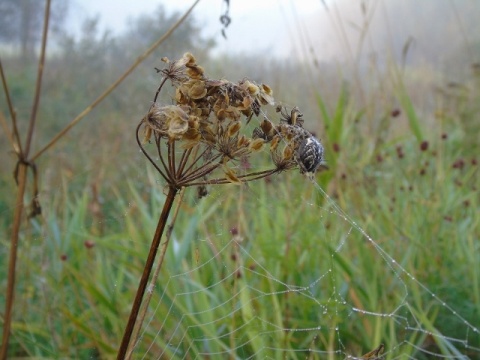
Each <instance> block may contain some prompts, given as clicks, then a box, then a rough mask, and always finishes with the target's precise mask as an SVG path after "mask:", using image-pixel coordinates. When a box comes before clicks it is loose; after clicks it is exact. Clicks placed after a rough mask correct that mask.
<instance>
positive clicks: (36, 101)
mask: <svg viewBox="0 0 480 360" xmlns="http://www.w3.org/2000/svg"><path fill="white" fill-rule="evenodd" d="M50 3H51V0H47V4H46V6H45V16H44V21H43V36H42V47H41V50H40V59H39V60H38V70H37V82H36V84H35V95H34V97H33V105H32V112H31V113H30V122H29V124H28V132H27V139H26V143H25V152H24V153H23V156H24V158H25V159H26V158H27V157H28V153H29V152H30V146H31V144H32V137H33V132H34V131H35V124H36V122H37V112H38V105H39V104H40V93H41V89H42V79H43V69H44V68H45V52H46V51H45V50H46V49H47V37H48V23H49V21H50ZM32 161H33V160H32Z"/></svg>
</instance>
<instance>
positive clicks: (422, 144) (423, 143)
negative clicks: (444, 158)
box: [420, 140, 428, 151]
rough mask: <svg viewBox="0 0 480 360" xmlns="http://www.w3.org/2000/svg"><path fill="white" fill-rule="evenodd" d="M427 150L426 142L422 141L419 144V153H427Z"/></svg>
mask: <svg viewBox="0 0 480 360" xmlns="http://www.w3.org/2000/svg"><path fill="white" fill-rule="evenodd" d="M427 150H428V141H427V140H424V141H422V142H421V143H420V151H427Z"/></svg>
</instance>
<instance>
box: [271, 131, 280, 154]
mask: <svg viewBox="0 0 480 360" xmlns="http://www.w3.org/2000/svg"><path fill="white" fill-rule="evenodd" d="M279 143H280V136H278V135H276V136H275V137H274V138H273V139H272V142H271V143H270V150H271V151H275V150H276V149H277V147H278V144H279Z"/></svg>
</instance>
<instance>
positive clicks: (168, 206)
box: [117, 186, 178, 360]
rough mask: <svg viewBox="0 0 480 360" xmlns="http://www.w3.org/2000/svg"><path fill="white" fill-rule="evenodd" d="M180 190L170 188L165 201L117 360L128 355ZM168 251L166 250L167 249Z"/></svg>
mask: <svg viewBox="0 0 480 360" xmlns="http://www.w3.org/2000/svg"><path fill="white" fill-rule="evenodd" d="M177 192H178V189H177V188H176V187H172V186H170V187H169V189H168V194H167V198H166V199H165V204H164V205H163V210H162V213H161V215H160V218H159V219H158V224H157V229H156V231H155V235H154V236H153V240H152V245H151V246H150V251H149V252H148V257H147V261H146V262H145V267H144V268H143V274H142V278H141V279H140V283H139V285H138V289H137V293H136V294H135V300H134V301H133V305H132V310H131V311H130V317H129V318H128V323H127V326H126V327H125V332H124V334H123V338H122V342H121V344H120V349H119V350H118V355H117V359H118V360H123V359H125V355H126V353H127V349H128V344H129V343H130V339H131V337H132V332H133V328H134V326H135V322H136V320H137V316H138V312H139V310H140V306H141V305H142V300H143V295H144V294H145V289H146V288H147V284H148V279H149V277H150V273H151V272H152V268H153V264H154V262H155V256H156V255H157V252H158V247H159V245H160V240H161V238H162V234H163V231H164V230H165V225H166V224H167V220H168V215H169V214H170V210H171V209H172V205H173V201H174V200H175V196H176V195H177ZM165 251H166V249H165Z"/></svg>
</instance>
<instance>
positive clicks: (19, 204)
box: [0, 0, 50, 360]
mask: <svg viewBox="0 0 480 360" xmlns="http://www.w3.org/2000/svg"><path fill="white" fill-rule="evenodd" d="M49 19H50V0H47V2H46V6H45V15H44V23H43V34H42V45H41V51H40V59H39V62H38V71H37V81H36V86H35V95H34V100H33V106H32V112H31V116H30V123H29V126H28V133H27V139H26V143H25V151H23V150H22V149H21V148H20V139H19V135H18V130H17V129H18V128H17V123H16V117H15V116H13V114H14V111H13V105H12V103H11V99H10V96H9V95H8V96H7V100H8V102H9V108H10V113H11V114H12V121H13V128H14V134H15V138H16V140H17V145H18V149H15V148H14V150H15V151H16V153H17V155H18V163H17V168H16V171H15V180H16V181H17V184H18V190H17V199H16V203H15V214H14V220H13V229H12V237H11V241H10V256H9V262H8V279H7V291H6V293H5V314H4V320H3V338H2V339H3V340H2V347H1V349H0V359H2V360H3V359H6V358H7V351H8V342H9V339H10V328H11V324H12V313H13V302H14V295H15V274H16V263H17V249H18V240H19V233H20V222H21V219H22V214H23V197H24V195H25V188H26V181H27V170H28V166H32V163H30V162H29V161H28V160H27V158H28V152H29V150H30V145H31V143H32V136H33V132H34V130H35V123H36V121H37V109H38V104H39V103H40V91H41V86H42V75H43V68H44V65H45V52H46V48H47V35H48V22H49ZM2 82H3V83H4V89H5V90H7V87H6V80H5V77H4V73H3V70H2Z"/></svg>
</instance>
